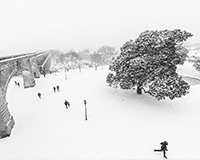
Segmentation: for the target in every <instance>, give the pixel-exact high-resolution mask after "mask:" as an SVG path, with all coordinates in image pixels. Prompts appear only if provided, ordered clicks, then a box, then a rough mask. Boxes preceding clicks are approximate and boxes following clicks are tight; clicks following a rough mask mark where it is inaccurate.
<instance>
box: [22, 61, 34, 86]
mask: <svg viewBox="0 0 200 160" xmlns="http://www.w3.org/2000/svg"><path fill="white" fill-rule="evenodd" d="M22 68H23V69H22V77H23V80H24V88H29V87H34V86H35V79H34V75H33V71H32V67H31V60H30V58H28V59H25V60H23V66H22Z"/></svg>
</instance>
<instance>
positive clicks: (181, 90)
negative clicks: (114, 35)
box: [106, 29, 192, 100]
mask: <svg viewBox="0 0 200 160" xmlns="http://www.w3.org/2000/svg"><path fill="white" fill-rule="evenodd" d="M191 36H192V34H191V33H189V32H186V31H181V30H179V29H175V30H161V31H149V30H147V31H145V32H142V33H141V34H140V35H139V37H138V38H137V39H136V40H135V41H133V40H129V41H127V42H126V43H125V44H124V45H123V46H122V47H121V48H120V49H121V53H120V55H119V56H118V57H117V58H116V59H115V60H114V61H113V62H112V64H111V65H110V66H109V69H110V70H111V71H113V72H114V73H109V74H108V76H107V79H106V81H107V83H108V84H109V86H112V87H115V88H118V87H119V88H122V89H135V88H137V93H138V94H142V90H144V92H145V93H148V94H150V95H151V96H154V97H156V98H157V99H158V100H160V99H165V97H169V98H170V99H174V98H175V97H181V96H182V95H185V94H187V93H188V90H189V87H190V86H189V84H188V83H187V82H185V81H183V80H182V78H181V77H179V76H178V74H177V73H176V68H177V67H176V66H177V65H178V64H183V61H184V59H185V58H184V57H185V53H186V48H184V47H183V41H186V39H187V38H188V37H191Z"/></svg>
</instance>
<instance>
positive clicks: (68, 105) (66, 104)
mask: <svg viewBox="0 0 200 160" xmlns="http://www.w3.org/2000/svg"><path fill="white" fill-rule="evenodd" d="M64 104H65V106H66V109H68V108H69V107H70V103H69V102H68V101H67V100H65V102H64Z"/></svg>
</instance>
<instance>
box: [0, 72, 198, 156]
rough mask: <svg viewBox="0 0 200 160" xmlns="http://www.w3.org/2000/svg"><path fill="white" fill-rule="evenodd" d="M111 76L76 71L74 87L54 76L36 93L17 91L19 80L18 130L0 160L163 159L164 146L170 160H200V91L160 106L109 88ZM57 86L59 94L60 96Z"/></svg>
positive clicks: (0, 144) (13, 99)
mask: <svg viewBox="0 0 200 160" xmlns="http://www.w3.org/2000/svg"><path fill="white" fill-rule="evenodd" d="M107 73H108V71H107V69H104V70H101V69H99V70H98V71H96V72H95V71H94V69H87V70H82V73H79V72H78V70H74V71H70V72H69V73H68V79H67V80H65V79H64V74H61V73H60V74H58V75H57V76H55V75H54V74H52V75H47V77H46V78H44V77H41V78H40V79H37V82H36V83H37V85H36V86H35V87H34V88H29V89H23V88H22V87H21V88H18V87H16V86H14V82H13V81H14V78H13V79H12V81H11V83H10V84H9V88H8V96H7V100H8V103H9V111H10V112H11V114H12V115H13V116H14V119H15V121H16V125H15V127H14V129H13V131H12V135H11V137H9V138H5V139H1V140H0V151H1V156H0V159H163V157H162V153H154V152H153V149H154V148H159V147H160V145H159V144H160V142H161V141H163V140H167V141H168V142H169V146H168V149H169V151H168V152H167V156H168V158H169V159H200V155H199V148H198V146H200V136H199V135H200V107H199V104H200V99H199V97H198V94H197V93H199V92H200V86H199V85H195V86H192V87H191V90H190V94H188V95H187V96H185V97H183V98H181V99H176V100H173V101H170V100H165V101H156V100H155V99H154V98H152V97H150V96H149V95H137V94H136V93H135V91H122V90H115V89H112V88H109V87H108V86H107V84H106V83H105V77H106V75H107ZM15 79H16V80H18V81H20V82H22V79H21V78H15ZM56 85H60V88H61V89H60V92H59V93H54V92H53V88H52V87H53V86H56ZM38 92H41V93H42V99H41V100H40V99H39V98H38V97H37V93H38ZM64 99H67V100H68V101H70V103H71V108H70V109H68V110H67V109H65V106H64V104H63V103H64ZM83 99H86V100H87V102H88V104H87V109H88V121H85V120H84V118H85V115H84V104H83Z"/></svg>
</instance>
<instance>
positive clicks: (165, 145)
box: [154, 141, 168, 159]
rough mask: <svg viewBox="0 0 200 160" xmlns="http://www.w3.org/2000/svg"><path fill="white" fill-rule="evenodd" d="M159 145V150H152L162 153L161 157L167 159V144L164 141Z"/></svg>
mask: <svg viewBox="0 0 200 160" xmlns="http://www.w3.org/2000/svg"><path fill="white" fill-rule="evenodd" d="M160 144H161V147H160V149H154V152H163V156H164V157H165V158H166V159H167V157H166V151H168V149H167V145H168V142H167V141H164V142H161V143H160Z"/></svg>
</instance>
